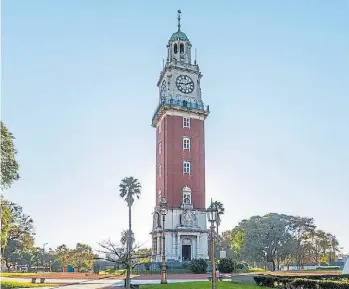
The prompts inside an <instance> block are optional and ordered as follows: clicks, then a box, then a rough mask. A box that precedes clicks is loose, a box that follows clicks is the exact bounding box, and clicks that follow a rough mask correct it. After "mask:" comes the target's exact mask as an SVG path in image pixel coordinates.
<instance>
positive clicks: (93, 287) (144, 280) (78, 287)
mask: <svg viewBox="0 0 349 289" xmlns="http://www.w3.org/2000/svg"><path fill="white" fill-rule="evenodd" d="M193 277H194V278H193ZM2 279H3V280H13V281H20V282H31V279H25V278H2ZM206 280H208V279H207V275H206V274H205V275H204V274H202V275H195V274H193V275H192V274H188V275H184V274H183V275H177V274H176V275H169V276H168V280H167V282H168V283H180V282H197V281H206ZM223 281H231V279H230V278H229V279H224V280H223ZM45 282H46V283H48V284H59V283H61V284H62V283H65V284H67V283H68V284H71V285H61V286H60V285H58V286H56V287H40V289H51V288H62V289H63V288H64V289H85V288H86V289H99V288H103V287H108V288H120V287H123V286H124V281H123V280H115V279H96V280H73V279H46V280H45ZM131 284H135V285H146V284H160V276H158V275H149V276H148V275H143V276H137V277H135V278H133V279H132V280H131ZM19 289H20V288H19Z"/></svg>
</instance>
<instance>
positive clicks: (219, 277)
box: [207, 275, 223, 281]
mask: <svg viewBox="0 0 349 289" xmlns="http://www.w3.org/2000/svg"><path fill="white" fill-rule="evenodd" d="M207 278H208V281H212V275H208V276H207ZM216 280H219V281H223V275H219V276H216Z"/></svg>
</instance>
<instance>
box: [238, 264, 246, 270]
mask: <svg viewBox="0 0 349 289" xmlns="http://www.w3.org/2000/svg"><path fill="white" fill-rule="evenodd" d="M247 268H248V265H247V264H246V263H237V264H236V269H238V270H243V269H247Z"/></svg>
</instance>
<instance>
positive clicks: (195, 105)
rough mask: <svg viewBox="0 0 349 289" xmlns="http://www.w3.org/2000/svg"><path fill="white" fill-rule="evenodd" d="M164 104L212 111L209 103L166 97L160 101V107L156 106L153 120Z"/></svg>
mask: <svg viewBox="0 0 349 289" xmlns="http://www.w3.org/2000/svg"><path fill="white" fill-rule="evenodd" d="M163 106H170V107H175V108H184V109H188V110H201V111H202V112H204V113H209V112H210V107H209V106H208V105H207V106H205V105H204V104H203V103H197V102H190V101H187V100H181V99H174V98H165V99H163V100H161V101H160V103H159V105H158V107H157V108H156V110H155V112H154V114H153V118H152V121H154V118H155V117H156V115H157V114H158V112H159V110H160V109H161V107H163Z"/></svg>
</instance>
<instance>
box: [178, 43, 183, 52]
mask: <svg viewBox="0 0 349 289" xmlns="http://www.w3.org/2000/svg"><path fill="white" fill-rule="evenodd" d="M179 52H180V53H181V54H183V53H184V44H183V43H181V44H180V45H179Z"/></svg>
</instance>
